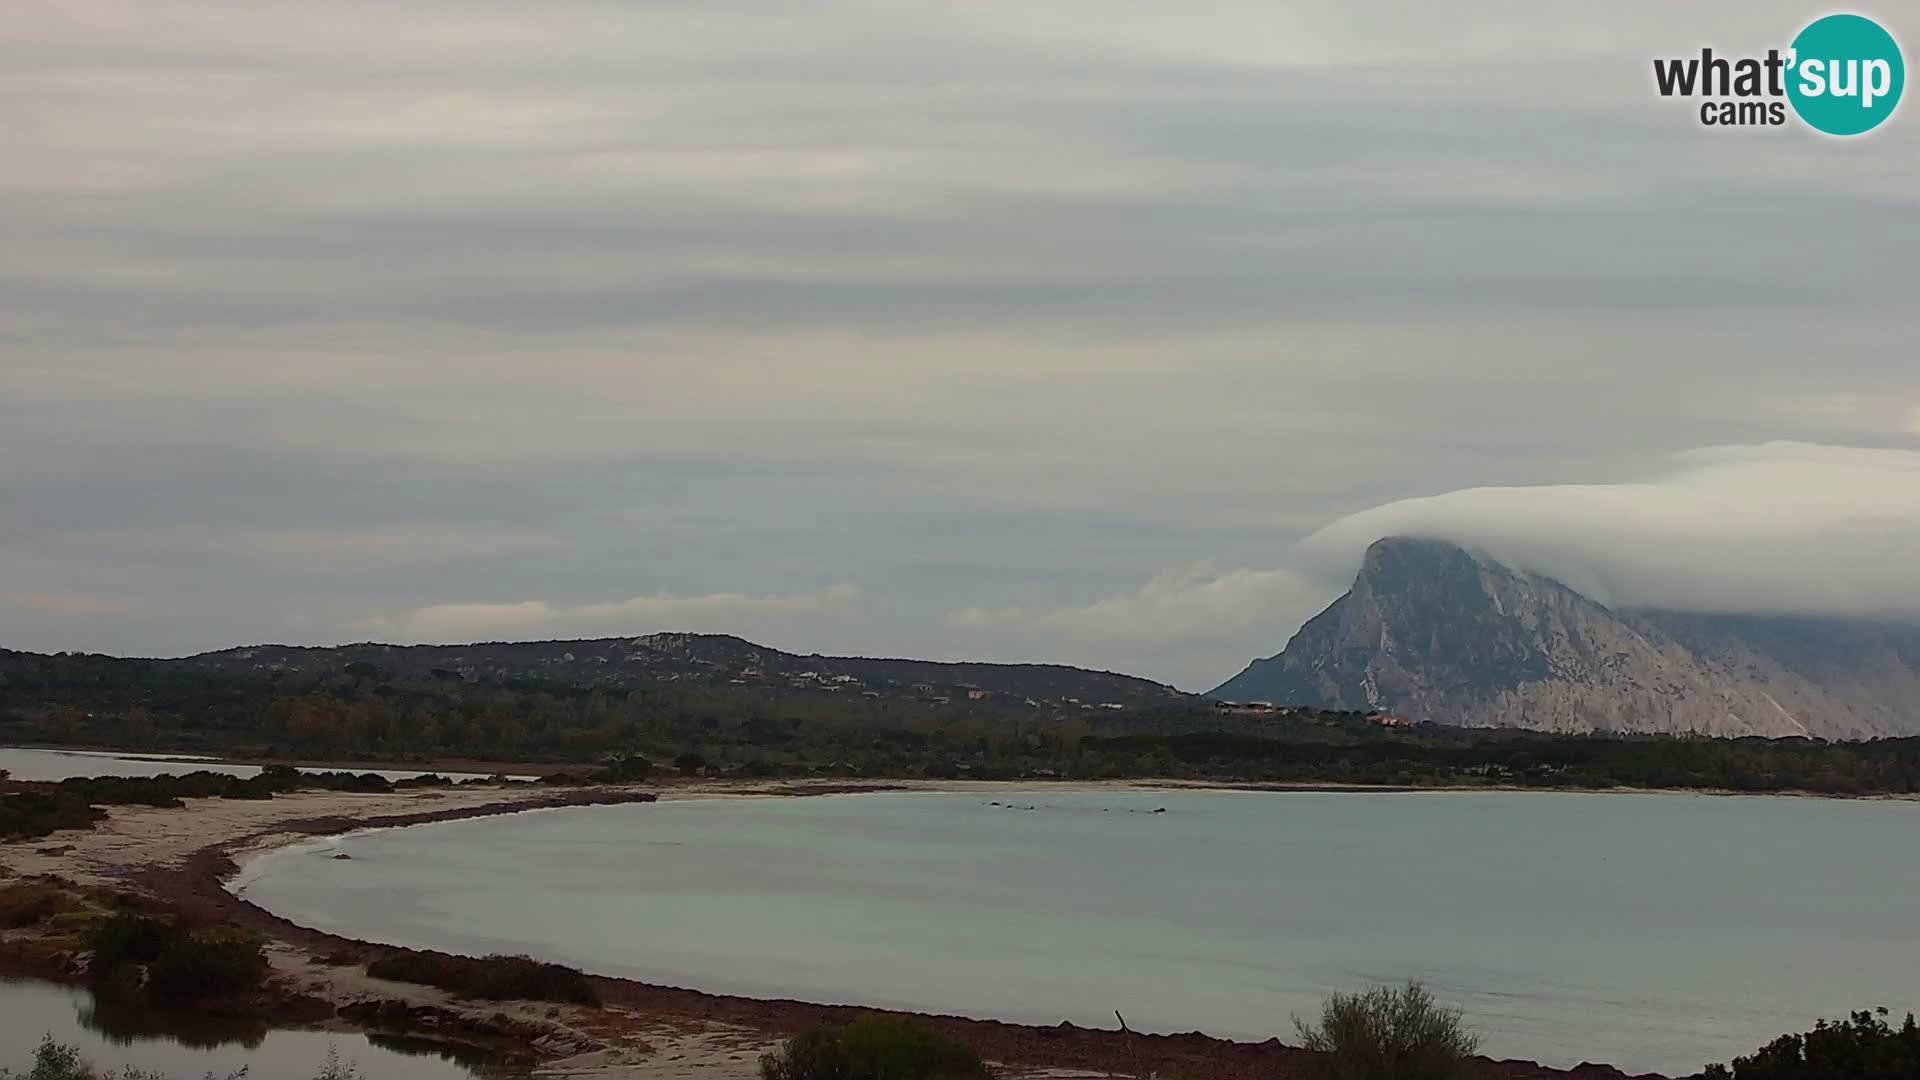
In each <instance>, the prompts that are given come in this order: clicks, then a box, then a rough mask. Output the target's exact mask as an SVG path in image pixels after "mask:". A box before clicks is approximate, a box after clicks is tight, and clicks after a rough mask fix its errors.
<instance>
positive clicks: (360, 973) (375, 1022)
mask: <svg viewBox="0 0 1920 1080" xmlns="http://www.w3.org/2000/svg"><path fill="white" fill-rule="evenodd" d="M1033 786H1034V785H1033V783H1032V782H1025V783H1020V782H1005V783H992V782H975V783H969V782H952V781H906V782H889V781H876V782H870V783H869V782H848V781H800V782H792V781H762V782H754V783H747V784H742V783H730V782H679V783H672V784H668V785H658V786H647V787H644V788H642V787H603V788H590V789H579V790H563V791H560V792H556V791H555V790H554V789H552V788H542V787H517V786H509V787H477V786H476V787H459V788H451V789H448V788H441V789H416V790H408V791H398V792H394V793H391V794H352V793H341V792H300V793H293V794H287V795H281V796H277V797H276V798H274V799H272V800H270V801H257V802H256V801H244V800H220V799H206V800H192V801H190V803H189V805H188V806H187V808H185V809H157V808H146V807H114V808H112V810H111V812H110V814H109V817H108V819H107V820H106V821H105V822H102V823H101V825H100V826H99V827H98V828H97V829H94V830H92V831H67V832H61V833H56V834H54V835H52V836H49V837H45V838H42V839H39V840H33V841H19V842H12V843H7V844H4V845H0V878H34V877H53V878H58V879H61V880H63V881H66V882H71V883H73V884H74V885H76V886H79V887H83V888H89V889H98V890H108V889H114V890H127V889H131V890H133V891H137V892H140V893H142V894H145V895H147V896H149V897H152V898H154V899H158V900H161V901H164V902H166V903H168V904H170V905H172V906H174V907H175V908H176V909H178V910H179V911H181V912H182V913H183V915H185V916H187V917H189V918H197V919H206V920H220V921H224V922H228V923H231V924H236V925H242V926H246V927H249V928H251V929H254V930H256V931H258V932H260V933H261V934H262V936H263V937H265V938H266V939H267V942H268V944H267V953H268V956H269V959H270V961H271V964H272V974H273V979H272V982H273V984H274V987H275V990H276V992H277V993H278V994H279V995H280V996H281V997H283V998H284V999H285V1000H286V1001H287V1002H289V1003H293V1004H289V1005H288V1006H287V1008H286V1012H287V1014H288V1015H287V1017H286V1018H287V1019H289V1020H293V1019H297V1020H299V1021H301V1022H303V1023H306V1024H310V1025H315V1026H321V1027H334V1028H340V1029H347V1028H377V1029H387V1030H405V1031H408V1032H410V1033H414V1034H427V1035H438V1036H441V1037H448V1038H454V1039H459V1040H462V1041H470V1042H476V1043H480V1044H483V1045H488V1046H491V1047H494V1048H496V1049H502V1050H507V1051H512V1052H517V1053H519V1054H522V1055H524V1056H526V1057H528V1058H531V1059H533V1060H534V1061H535V1062H536V1063H537V1066H538V1068H539V1070H540V1071H541V1072H544V1073H550V1074H556V1075H597V1076H632V1077H639V1078H648V1080H654V1078H658V1080H666V1078H668V1077H679V1078H692V1080H702V1078H709V1077H711V1078H714V1080H732V1078H743V1080H744V1078H747V1077H751V1076H755V1075H757V1061H758V1057H759V1055H760V1054H761V1053H762V1052H765V1051H766V1050H769V1049H771V1048H773V1047H775V1046H776V1045H777V1044H778V1042H779V1040H780V1039H781V1038H783V1037H784V1036H785V1035H786V1034H790V1033H791V1032H793V1031H795V1030H797V1029H799V1028H801V1027H803V1026H806V1025H807V1024H810V1023H820V1022H827V1023H833V1022H844V1021H845V1020H847V1019H850V1018H852V1017H854V1016H856V1015H858V1014H859V1013H860V1012H863V1011H871V1010H861V1009H855V1008H847V1007H837V1006H823V1005H814V1004H808V1003H803V1002H793V1001H765V1000H757V999H748V998H738V997H728V996H722V995H713V994H705V993H701V992H698V991H693V990H686V989H678V988H673V987H661V986H651V985H647V984H643V983H638V982H633V981H630V980H624V979H610V978H596V979H595V983H596V986H597V988H598V989H599V991H600V995H601V997H602V1000H603V1001H604V1003H605V1004H604V1007H603V1008H600V1009H592V1008H585V1007H580V1006H555V1005H550V1004H547V1003H533V1002H473V1001H466V1000H461V999H458V998H455V997H453V996H451V995H449V994H446V993H443V992H441V991H438V990H435V989H432V988H429V987H424V986H417V985H413V984H409V983H397V982H388V981H383V980H379V979H374V978H371V977H369V976H368V975H366V973H365V970H364V964H365V962H366V961H368V960H371V959H374V958H376V957H377V956H379V955H381V954H382V953H384V952H391V951H395V950H392V949H391V948H390V947H388V946H382V945H375V944H369V943H365V942H357V941H352V940H348V939H345V938H341V937H338V936H335V935H332V934H327V933H323V932H320V931H317V930H313V929H310V928H306V927H300V926H296V925H294V924H292V923H290V922H287V921H286V920H283V919H280V918H278V917H276V916H274V915H272V914H271V913H269V912H266V911H264V910H262V909H260V908H258V907H256V906H255V905H253V904H252V903H250V902H248V901H247V900H246V899H244V898H243V897H240V896H236V895H234V893H233V892H232V891H230V890H229V888H227V886H226V882H228V880H229V879H231V878H232V877H233V876H234V875H235V873H236V872H237V871H238V870H239V868H240V867H241V866H242V865H244V864H245V863H246V862H247V861H248V860H249V859H251V858H253V857H256V856H257V855H259V854H261V853H264V852H266V851H271V850H274V849H276V848H279V847H283V846H285V845H288V844H292V843H297V842H300V841H303V840H308V839H311V838H313V837H315V836H321V835H331V834H338V833H342V832H349V831H354V830H358V829H366V828H380V827H396V826H405V825H412V824H421V823H426V822H431V821H441V820H451V819H457V818H469V817H480V816H487V815H493V814H502V813H515V812H522V811H527V810H534V809H540V808H549V807H563V806H577V805H590V804H596V803H614V802H643V801H653V800H655V799H656V798H657V799H662V800H687V799H725V798H766V797H777V796H800V795H817V794H832V793H846V792H859V791H880V790H938V791H968V792H978V793H980V794H991V793H994V792H1004V791H1013V790H1031V789H1032V788H1033ZM1061 786H1062V787H1069V786H1070V787H1086V788H1102V789H1109V790H1111V789H1115V788H1132V789H1165V788H1169V787H1176V786H1185V785H1173V784H1149V783H1102V784H1087V785H1079V784H1072V785H1061ZM9 933H10V934H17V933H18V932H9ZM323 958H324V960H325V962H323ZM343 958H351V960H352V961H353V962H352V963H341V962H340V961H341V960H342V959H343ZM42 974H44V973H42ZM922 1019H923V1020H924V1021H925V1022H926V1023H929V1024H930V1025H932V1026H935V1027H938V1028H940V1029H942V1030H945V1031H947V1032H948V1033H950V1034H952V1035H955V1036H957V1037H959V1038H963V1039H966V1040H968V1041H970V1042H972V1043H973V1044H974V1045H976V1046H978V1047H979V1048H980V1049H981V1051H982V1053H983V1054H984V1055H985V1056H987V1057H988V1058H989V1059H990V1060H993V1061H994V1062H996V1063H997V1064H998V1065H1000V1066H1001V1068H1002V1070H1003V1071H1004V1072H1006V1073H1008V1074H1011V1075H1023V1074H1040V1073H1045V1074H1047V1075H1056V1076H1059V1075H1113V1074H1124V1075H1141V1074H1145V1073H1148V1072H1152V1073H1157V1074H1159V1075H1163V1076H1207V1077H1219V1078H1227V1080H1231V1078H1237V1077H1247V1078H1253V1077H1262V1078H1267V1077H1275V1076H1285V1075H1286V1074H1287V1072H1288V1071H1289V1068H1288V1067H1289V1066H1290V1065H1293V1064H1296V1063H1297V1062H1298V1060H1299V1055H1300V1053H1301V1052H1300V1051H1298V1050H1296V1049H1294V1048H1291V1047H1287V1046H1284V1045H1282V1044H1280V1043H1279V1042H1277V1041H1274V1040H1269V1041H1267V1042H1264V1043H1235V1042H1229V1041H1225V1040H1220V1039H1214V1038H1210V1037H1208V1036H1204V1035H1199V1034H1191V1033H1190V1034H1184V1035H1147V1036H1142V1035H1135V1036H1132V1037H1131V1038H1129V1037H1127V1036H1125V1035H1124V1034H1123V1033H1121V1032H1119V1031H1111V1030H1093V1029H1087V1028H1078V1027H1074V1026H1072V1025H1065V1024H1063V1025H1060V1026H1057V1027H1037V1026H1031V1025H1020V1024H1008V1023H1001V1022H997V1021H986V1020H973V1019H965V1018H959V1017H924V1018H922ZM1485 1075H1487V1076H1489V1077H1499V1078H1513V1080H1520V1078H1527V1080H1532V1078H1547V1077H1568V1076H1575V1077H1581V1078H1583V1080H1617V1078H1619V1077H1622V1076H1624V1074H1622V1073H1620V1072H1619V1071H1618V1070H1615V1069H1612V1068H1609V1067H1605V1066H1581V1067H1578V1068H1576V1069H1573V1070H1555V1069H1549V1068H1545V1067H1543V1066H1539V1065H1535V1064H1533V1063H1531V1062H1491V1061H1489V1062H1486V1063H1485Z"/></svg>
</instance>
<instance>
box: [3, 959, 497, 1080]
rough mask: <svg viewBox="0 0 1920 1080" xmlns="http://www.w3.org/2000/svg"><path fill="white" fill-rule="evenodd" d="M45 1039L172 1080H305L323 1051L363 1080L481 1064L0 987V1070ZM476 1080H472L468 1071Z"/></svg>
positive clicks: (461, 1078) (23, 1063) (462, 1056)
mask: <svg viewBox="0 0 1920 1080" xmlns="http://www.w3.org/2000/svg"><path fill="white" fill-rule="evenodd" d="M47 1035H52V1036H53V1037H54V1038H55V1039H58V1040H59V1041H61V1042H64V1043H73V1044H76V1045H78V1046H79V1047H80V1050H81V1053H82V1055H84V1056H85V1057H86V1058H87V1060H89V1061H91V1062H93V1064H94V1065H95V1066H97V1067H99V1068H101V1069H120V1068H123V1067H125V1066H129V1065H131V1066H135V1067H138V1068H141V1069H150V1070H155V1071H158V1072H160V1073H163V1074H165V1075H167V1076H170V1077H173V1078H175V1080H195V1078H197V1077H201V1076H204V1075H206V1074H207V1073H209V1072H211V1073H212V1074H213V1075H215V1076H220V1077H224V1076H226V1075H227V1074H229V1073H231V1072H233V1071H234V1070H236V1069H239V1068H241V1067H242V1066H245V1067H246V1069H247V1080H309V1078H310V1077H312V1076H313V1075H314V1073H316V1072H318V1071H319V1069H320V1066H321V1064H322V1063H323V1062H324V1061H325V1060H326V1057H327V1050H328V1048H329V1047H332V1048H333V1049H334V1050H336V1051H337V1052H338V1053H339V1055H340V1059H341V1060H342V1061H351V1062H353V1063H355V1064H356V1065H358V1066H359V1069H360V1075H362V1076H365V1077H368V1078H369V1080H472V1078H473V1077H475V1076H476V1075H480V1074H481V1072H483V1071H484V1069H483V1067H481V1066H478V1065H475V1064H472V1063H475V1062H477V1061H479V1060H481V1058H482V1057H483V1056H482V1055H478V1054H477V1053H474V1052H467V1051H464V1050H463V1051H458V1052H456V1051H454V1050H452V1049H450V1048H448V1047H446V1046H445V1045H441V1044H432V1043H426V1042H422V1041H420V1040H412V1039H391V1038H384V1037H381V1036H367V1035H360V1034H353V1033H341V1032H320V1031H289V1030H279V1029H270V1028H268V1027H267V1025H265V1024H256V1023H250V1022H248V1021H246V1020H242V1019H232V1018H229V1019H220V1018H209V1017H205V1016H198V1015H191V1014H169V1013H164V1012H158V1011H155V1010H152V1009H144V1008H137V1007H136V1008H130V1007H127V1006H124V1005H122V1006H115V1005H114V1004H113V1003H111V1002H107V1001H101V1002H95V1001H94V999H93V996H92V995H91V994H89V993H87V992H86V991H84V990H76V989H72V988H69V987H64V986H55V985H53V984H51V983H43V982H35V981H31V980H12V979H0V1068H4V1069H12V1070H14V1071H15V1072H19V1073H23V1074H24V1073H25V1072H26V1070H27V1067H28V1066H29V1065H31V1064H32V1063H33V1051H34V1048H35V1047H37V1046H39V1045H40V1040H41V1039H42V1038H43V1037H45V1036H47ZM476 1070H479V1071H476Z"/></svg>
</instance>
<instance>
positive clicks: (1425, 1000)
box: [1294, 982, 1480, 1080]
mask: <svg viewBox="0 0 1920 1080" xmlns="http://www.w3.org/2000/svg"><path fill="white" fill-rule="evenodd" d="M1294 1028H1295V1029H1296V1030H1297V1031H1298V1032H1299V1033H1300V1043H1301V1045H1302V1046H1304V1047H1306V1048H1307V1049H1308V1050H1312V1051H1314V1052H1315V1053H1317V1054H1318V1055H1319V1057H1318V1059H1317V1060H1315V1061H1314V1062H1313V1063H1312V1064H1311V1065H1310V1066H1309V1067H1308V1071H1309V1073H1310V1075H1313V1076H1317V1077H1319V1078H1320V1080H1464V1078H1466V1077H1470V1076H1472V1075H1473V1065H1472V1059H1473V1055H1474V1052H1475V1051H1477V1050H1478V1049H1479V1046H1480V1040H1479V1037H1478V1036H1476V1035H1474V1034H1473V1033H1472V1032H1470V1031H1468V1030H1467V1028H1466V1026H1465V1025H1464V1024H1462V1023H1461V1019H1460V1013H1459V1011H1458V1010H1456V1009H1449V1008H1446V1007H1444V1006H1442V1005H1440V1004H1438V1003H1437V1002H1435V1001H1434V1000H1433V995H1432V994H1430V993H1428V992H1427V988H1426V987H1424V986H1422V985H1420V984H1419V983H1417V982H1410V983H1408V984H1406V985H1405V986H1401V987H1391V986H1376V987H1373V988H1371V989H1369V990H1365V991H1362V992H1361V993H1358V994H1335V995H1333V996H1332V997H1331V998H1328V999H1327V1003H1326V1005H1325V1006H1324V1007H1323V1008H1322V1009H1321V1011H1320V1022H1319V1023H1318V1024H1307V1023H1304V1022H1302V1021H1300V1020H1295V1021H1294Z"/></svg>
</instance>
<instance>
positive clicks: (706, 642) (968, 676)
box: [155, 633, 1193, 708]
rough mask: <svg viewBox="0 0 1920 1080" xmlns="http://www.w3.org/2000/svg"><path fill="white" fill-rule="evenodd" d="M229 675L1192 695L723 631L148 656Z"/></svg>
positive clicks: (1098, 700) (1153, 698) (968, 693)
mask: <svg viewBox="0 0 1920 1080" xmlns="http://www.w3.org/2000/svg"><path fill="white" fill-rule="evenodd" d="M155 663H158V664H178V665H182V666H184V667H187V668H191V669H193V670H197V671H203V672H211V673H215V674H222V675H230V676H255V675H270V674H272V673H274V672H301V673H306V674H319V675H332V674H340V673H343V672H346V671H347V669H348V667H349V666H351V665H365V667H366V668H367V669H370V670H372V671H375V672H380V673H384V674H390V675H399V676H413V677H426V676H432V675H439V676H441V677H445V678H458V679H462V680H465V681H479V680H483V679H484V680H490V681H494V682H506V681H511V680H515V679H551V680H554V681H558V682H566V683H571V684H574V685H610V686H644V685H650V684H661V683H681V684H687V685H696V686H728V685H731V686H742V687H761V688H779V689H783V690H816V691H827V692H842V693H865V694H872V695H880V696H886V697H901V696H905V697H914V698H922V699H933V700H939V699H948V700H967V699H968V698H969V697H973V698H976V699H983V700H993V699H1012V700H1013V701H1014V702H1015V703H1021V702H1024V701H1026V700H1027V699H1032V700H1033V701H1035V702H1037V703H1045V704H1073V705H1086V706H1101V705H1117V706H1121V707H1125V708H1143V707H1148V706H1153V705H1163V704H1168V703H1171V702H1175V701H1185V700H1193V697H1192V695H1189V694H1184V693H1182V692H1180V691H1178V690H1175V689H1174V688H1172V687H1170V686H1164V685H1162V684H1160V683H1156V682H1151V681H1149V680H1146V679H1139V678H1135V677H1133V676H1131V675H1120V674H1115V673H1113V672H1107V671H1090V670H1087V669H1085V668H1075V667H1066V666H1063V665H1058V664H976V663H944V662H939V661H932V660H900V659H875V658H869V657H859V656H821V655H818V654H814V655H808V656H802V655H799V654H797V653H789V652H782V651H781V650H779V649H773V648H769V647H767V646H765V645H756V644H754V643H753V642H751V641H747V640H745V639H742V638H737V637H732V636H730V635H725V634H681V633H667V634H647V635H645V636H642V637H631V638H594V639H588V640H581V641H494V642H480V643H475V644H471V645H382V644H377V643H372V642H368V643H362V644H355V645H340V646H317V647H316V646H295V645H253V646H247V647H244V648H237V649H223V650H221V651H219V652H211V653H201V654H200V655H198V656H190V657H187V658H185V659H183V660H173V661H155Z"/></svg>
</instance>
